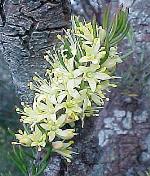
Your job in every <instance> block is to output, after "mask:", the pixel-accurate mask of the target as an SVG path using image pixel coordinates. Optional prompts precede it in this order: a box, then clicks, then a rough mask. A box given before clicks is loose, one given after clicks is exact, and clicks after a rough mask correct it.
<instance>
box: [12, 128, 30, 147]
mask: <svg viewBox="0 0 150 176" xmlns="http://www.w3.org/2000/svg"><path fill="white" fill-rule="evenodd" d="M15 136H16V139H17V140H19V143H16V142H13V144H22V145H25V146H28V147H29V146H31V144H32V141H31V139H30V134H27V133H26V132H25V131H24V132H23V131H22V130H19V133H18V134H15Z"/></svg>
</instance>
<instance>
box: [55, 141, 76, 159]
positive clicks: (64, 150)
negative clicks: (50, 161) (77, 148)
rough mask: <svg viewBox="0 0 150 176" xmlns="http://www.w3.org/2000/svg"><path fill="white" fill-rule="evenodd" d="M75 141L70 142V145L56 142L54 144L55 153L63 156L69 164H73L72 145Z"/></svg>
mask: <svg viewBox="0 0 150 176" xmlns="http://www.w3.org/2000/svg"><path fill="white" fill-rule="evenodd" d="M73 143H74V142H73V141H70V142H68V143H63V142H62V141H56V142H52V146H53V151H54V152H57V153H59V154H60V155H62V156H63V157H64V158H65V159H66V160H67V162H71V159H72V156H71V155H72V153H74V152H72V151H71V149H72V147H71V145H72V144H73Z"/></svg>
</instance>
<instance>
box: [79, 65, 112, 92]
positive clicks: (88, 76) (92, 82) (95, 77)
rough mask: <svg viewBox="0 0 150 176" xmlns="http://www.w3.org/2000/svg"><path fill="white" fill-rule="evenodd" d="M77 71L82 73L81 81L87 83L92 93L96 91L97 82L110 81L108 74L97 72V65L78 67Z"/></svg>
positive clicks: (98, 67)
mask: <svg viewBox="0 0 150 176" xmlns="http://www.w3.org/2000/svg"><path fill="white" fill-rule="evenodd" d="M79 69H80V70H81V72H83V80H84V81H87V82H88V84H89V86H90V88H91V90H92V91H93V92H94V91H95V90H96V85H97V83H98V82H99V81H101V80H108V79H111V77H110V76H109V75H108V74H106V73H104V72H102V71H99V69H100V66H99V65H97V64H91V65H90V66H89V67H85V66H80V67H79Z"/></svg>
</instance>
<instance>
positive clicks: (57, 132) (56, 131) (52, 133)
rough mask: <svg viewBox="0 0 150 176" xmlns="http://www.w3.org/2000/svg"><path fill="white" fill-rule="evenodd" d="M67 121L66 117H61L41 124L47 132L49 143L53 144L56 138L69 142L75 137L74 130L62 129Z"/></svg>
mask: <svg viewBox="0 0 150 176" xmlns="http://www.w3.org/2000/svg"><path fill="white" fill-rule="evenodd" d="M65 120H66V116H65V115H61V116H60V117H59V118H58V119H53V120H45V121H44V123H41V124H40V126H41V127H42V128H43V129H44V130H45V131H47V135H48V138H49V142H52V141H53V140H54V139H55V137H56V136H57V137H59V138H61V139H65V140H68V139H71V138H72V137H73V136H74V135H75V133H74V131H75V130H74V129H66V130H62V129H61V127H63V126H64V125H65Z"/></svg>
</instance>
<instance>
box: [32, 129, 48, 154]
mask: <svg viewBox="0 0 150 176" xmlns="http://www.w3.org/2000/svg"><path fill="white" fill-rule="evenodd" d="M30 140H31V141H32V142H31V146H32V147H38V151H41V148H42V147H45V146H46V134H45V133H42V131H41V130H40V129H39V128H38V127H37V126H35V130H34V132H33V133H31V134H30Z"/></svg>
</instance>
